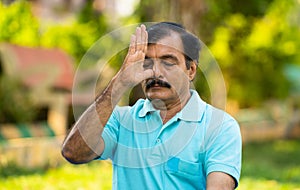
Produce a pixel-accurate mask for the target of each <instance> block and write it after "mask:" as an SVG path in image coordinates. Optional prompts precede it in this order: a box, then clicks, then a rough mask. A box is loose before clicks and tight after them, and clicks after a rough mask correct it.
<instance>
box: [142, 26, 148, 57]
mask: <svg viewBox="0 0 300 190" xmlns="http://www.w3.org/2000/svg"><path fill="white" fill-rule="evenodd" d="M141 37H142V38H141V45H142V51H143V52H144V53H146V51H147V46H148V32H147V30H146V26H145V25H144V24H142V25H141Z"/></svg>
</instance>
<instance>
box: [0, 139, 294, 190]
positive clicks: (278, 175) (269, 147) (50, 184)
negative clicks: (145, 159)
mask: <svg viewBox="0 0 300 190" xmlns="http://www.w3.org/2000/svg"><path fill="white" fill-rule="evenodd" d="M299 147H300V140H290V141H282V140H280V141H274V142H267V143H252V144H247V145H244V149H243V168H242V177H241V181H240V185H239V187H238V190H254V189H255V190H256V189H257V190H300V149H299ZM111 179H112V170H111V164H110V163H109V162H107V161H104V162H103V161H101V162H98V161H97V162H93V163H90V164H86V165H71V164H63V165H62V166H60V167H58V168H47V169H36V170H25V169H20V168H16V167H14V166H11V165H10V166H6V167H4V168H3V167H2V168H0V184H1V185H0V189H8V190H9V189H13V190H18V189H22V190H27V189H28V190H40V189H43V190H64V189H65V190H69V189H72V190H85V189H87V190H94V189H95V190H96V189H97V190H101V189H103V190H105V189H111Z"/></svg>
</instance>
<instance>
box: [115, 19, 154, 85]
mask: <svg viewBox="0 0 300 190" xmlns="http://www.w3.org/2000/svg"><path fill="white" fill-rule="evenodd" d="M147 44H148V33H147V31H146V26H145V25H141V26H140V27H137V28H136V31H135V34H133V35H132V36H131V40H130V46H129V49H128V53H127V56H126V58H125V60H124V62H123V65H122V67H121V69H120V71H119V72H118V73H117V75H116V77H117V79H118V82H119V83H121V84H122V85H123V86H124V87H127V88H131V87H133V86H135V85H137V84H138V83H140V82H141V81H143V80H145V79H147V78H150V77H152V76H153V71H152V70H151V69H147V70H145V69H144V68H143V62H144V59H145V54H146V52H147Z"/></svg>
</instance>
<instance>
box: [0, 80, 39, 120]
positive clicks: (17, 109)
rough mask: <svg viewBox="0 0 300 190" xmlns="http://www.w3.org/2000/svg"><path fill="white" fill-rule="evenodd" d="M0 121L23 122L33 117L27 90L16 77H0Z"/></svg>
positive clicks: (32, 107) (32, 105) (33, 113)
mask: <svg viewBox="0 0 300 190" xmlns="http://www.w3.org/2000/svg"><path fill="white" fill-rule="evenodd" d="M0 100H1V101H0V123H24V122H31V121H33V120H34V119H35V116H36V112H35V111H34V110H35V109H34V108H35V106H34V104H33V102H32V101H31V99H30V97H29V93H28V90H27V89H26V87H25V86H23V85H22V84H21V83H20V82H19V81H18V80H17V79H13V78H11V77H7V76H1V77H0Z"/></svg>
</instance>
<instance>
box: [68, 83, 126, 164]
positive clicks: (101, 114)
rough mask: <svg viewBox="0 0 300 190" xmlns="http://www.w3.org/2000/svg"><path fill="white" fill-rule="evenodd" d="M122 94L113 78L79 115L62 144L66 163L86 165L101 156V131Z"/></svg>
mask: <svg viewBox="0 0 300 190" xmlns="http://www.w3.org/2000/svg"><path fill="white" fill-rule="evenodd" d="M122 94H123V92H122V88H119V87H118V84H117V82H116V79H115V78H114V79H113V80H112V81H111V83H110V84H109V85H108V86H107V88H106V89H105V90H104V91H103V92H102V93H101V94H100V95H99V96H98V97H97V98H96V100H95V102H94V103H93V104H92V105H90V106H89V107H88V109H87V110H86V111H85V112H84V113H83V114H82V115H81V117H80V118H79V120H78V121H77V122H76V123H75V125H74V127H73V128H72V130H71V132H70V133H69V134H68V136H67V137H66V139H65V141H64V143H63V148H62V155H63V156H64V157H65V158H66V159H67V160H68V161H70V162H72V163H86V162H89V161H91V160H93V159H95V158H96V157H98V156H100V155H101V154H102V152H103V149H104V142H103V139H102V138H101V135H102V131H103V128H104V126H105V125H106V123H107V121H108V119H109V117H110V115H111V114H112V111H113V109H114V107H115V106H116V104H117V103H118V101H119V99H120V98H121V96H122Z"/></svg>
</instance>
